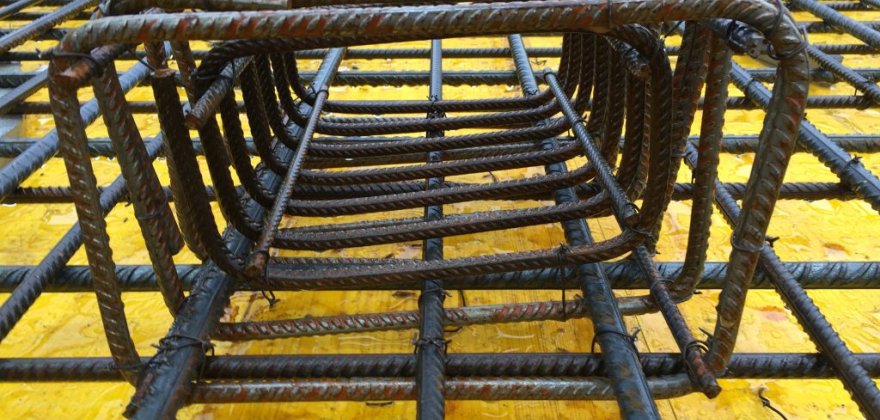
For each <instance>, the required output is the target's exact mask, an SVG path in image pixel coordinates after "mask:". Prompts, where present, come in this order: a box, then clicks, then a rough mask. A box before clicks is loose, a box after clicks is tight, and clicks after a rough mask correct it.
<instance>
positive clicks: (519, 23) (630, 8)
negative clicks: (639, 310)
mask: <svg viewBox="0 0 880 420" xmlns="http://www.w3.org/2000/svg"><path fill="white" fill-rule="evenodd" d="M427 17H431V18H427ZM713 18H730V19H736V20H739V21H742V22H745V23H747V24H749V25H751V26H753V27H755V28H756V29H758V30H759V31H760V32H762V33H764V35H765V36H766V37H767V38H768V40H769V41H770V42H771V43H772V44H773V47H774V49H775V50H776V51H778V52H780V54H781V55H782V56H783V57H784V59H783V60H781V61H780V64H779V68H778V70H777V83H776V84H775V85H774V92H773V93H774V95H773V98H772V101H771V104H770V107H769V109H770V111H768V112H767V115H766V116H765V119H764V127H763V129H762V131H761V135H760V142H759V145H758V149H757V150H758V153H757V154H756V158H755V162H754V165H753V167H752V172H751V175H750V177H749V182H748V185H747V188H746V193H745V196H744V199H743V207H744V208H746V209H749V211H746V212H743V213H742V214H741V216H740V220H739V221H738V223H737V228H736V229H735V231H734V232H733V236H732V242H733V244H734V245H735V246H734V249H733V251H732V252H731V256H730V263H729V266H728V272H727V277H726V279H725V280H726V281H725V286H724V289H723V290H722V292H721V296H720V298H719V303H718V307H717V309H718V320H717V324H716V327H715V333H714V339H713V340H712V342H711V347H710V351H709V355H708V356H709V361H710V364H711V366H712V367H713V368H714V369H715V370H716V371H721V370H723V369H724V367H725V365H726V363H727V361H728V360H729V358H730V356H731V354H732V351H733V346H734V343H735V339H736V334H737V331H738V328H739V323H740V320H741V316H742V310H743V305H744V300H745V294H746V291H747V290H748V286H749V283H750V281H751V277H752V274H753V273H754V269H755V266H756V263H757V260H758V253H759V251H760V249H761V248H762V247H763V245H764V234H765V232H766V230H767V226H768V224H769V219H770V216H771V214H772V212H773V208H774V205H775V202H776V196H777V194H778V191H779V188H780V186H781V184H782V178H783V176H784V174H785V169H786V167H787V164H788V161H789V158H790V156H791V153H792V152H793V149H794V145H795V139H796V132H797V128H798V125H799V124H800V121H801V118H802V117H803V111H804V106H805V103H806V95H807V90H808V75H807V58H806V54H805V53H804V52H803V51H802V49H801V44H802V42H803V40H802V39H801V37H800V34H799V32H798V31H797V29H796V26H795V24H794V21H793V20H792V18H791V16H790V14H789V13H788V12H787V11H786V10H784V9H780V8H778V6H777V4H776V3H771V2H766V1H742V0H714V1H712V0H710V1H706V0H687V1H639V0H626V1H624V0H610V1H606V0H600V1H568V2H553V3H544V2H521V3H497V4H479V3H478V4H467V5H454V6H446V5H442V6H420V7H392V8H387V7H372V8H363V9H339V10H327V9H323V10H320V11H315V10H308V9H306V10H292V11H277V12H274V13H271V14H264V13H253V12H240V13H222V14H221V13H199V14H194V13H183V14H174V15H163V16H121V17H110V18H105V19H100V20H97V21H92V22H89V23H87V24H85V25H83V26H81V27H80V28H77V29H76V30H73V31H71V32H70V33H69V34H68V35H67V36H66V37H65V38H64V39H63V40H62V41H61V43H60V44H59V47H58V49H59V50H60V51H61V52H74V53H87V52H89V51H90V50H91V49H92V48H95V47H98V46H101V45H106V44H117V43H133V42H144V41H147V40H150V41H159V40H185V39H192V40H230V39H272V38H274V39H283V38H288V39H296V40H297V41H298V42H299V43H300V44H301V47H300V48H315V47H332V46H343V45H359V44H363V43H364V42H375V41H376V39H377V38H379V37H381V38H382V39H384V40H388V41H405V40H421V39H432V38H438V37H451V36H471V35H490V34H505V33H516V32H536V31H539V32H544V31H546V32H560V31H573V32H574V31H592V32H599V33H605V32H608V31H609V30H610V29H612V28H614V27H615V26H617V25H623V24H630V23H642V24H650V23H660V22H663V21H671V20H703V19H713ZM363 22H370V25H365V24H362V23H363ZM538 28H540V29H538ZM145 29H148V30H145ZM205 64H207V65H208V66H210V64H211V62H210V60H209V59H206V63H203V65H205ZM67 67H68V63H67V62H66V60H64V59H53V60H52V63H51V66H50V75H51V80H52V82H51V83H50V91H51V92H52V96H53V100H56V101H57V100H59V99H60V100H63V98H64V94H65V93H69V92H71V91H72V92H74V93H75V90H76V87H75V84H68V83H65V79H66V78H68V77H71V76H72V77H74V78H76V77H77V75H76V74H66V75H65V74H64V73H65V70H67ZM57 111H58V112H56V116H55V118H56V121H58V123H59V124H58V125H59V128H61V127H62V126H66V129H65V131H64V135H62V143H71V142H75V141H76V140H75V138H76V137H79V133H73V132H72V131H81V129H82V127H81V124H80V125H79V126H76V125H75V124H74V125H70V124H67V123H68V121H66V118H65V113H66V110H65V108H64V107H63V106H62V107H58V108H57ZM60 132H62V130H61V129H59V133H60ZM82 137H83V139H84V136H82ZM80 145H81V146H85V144H84V143H82V144H80ZM75 146H76V145H74V146H73V147H75ZM85 156H87V155H85ZM71 184H72V185H74V186H76V187H75V188H76V189H77V190H78V191H79V192H80V193H81V194H82V195H84V196H89V197H91V196H92V195H94V194H95V193H96V189H95V188H94V178H93V175H92V176H89V175H88V174H85V175H84V178H83V179H78V178H76V175H71ZM78 208H79V206H78ZM84 216H85V218H86V219H90V218H94V217H95V216H97V215H96V214H92V213H87V214H84ZM92 233H94V232H92ZM98 234H100V232H98ZM104 235H106V233H104ZM89 239H91V238H89ZM91 242H92V241H91V240H88V241H87V242H86V245H87V249H90V248H93V247H92V245H91ZM92 250H93V251H94V250H95V249H92ZM98 251H100V249H98ZM588 254H590V252H588V251H587V250H585V249H570V250H568V254H567V258H566V259H565V260H564V261H561V262H564V263H572V262H577V261H581V260H582V259H589V258H586V256H587V255H588ZM92 256H93V255H90V257H92ZM90 259H91V258H90ZM569 260H570V261H569ZM97 263H98V262H97V261H96V264H97ZM111 264H112V263H111ZM425 264H430V263H425ZM416 271H418V270H416ZM428 274H430V273H428ZM413 278H418V274H415V275H414V277H413ZM684 382H685V384H687V380H686V379H685V380H684ZM688 389H689V385H686V386H685V387H682V388H681V392H686V391H687V390H688ZM675 394H678V393H677V392H673V393H670V395H668V396H673V395H675Z"/></svg>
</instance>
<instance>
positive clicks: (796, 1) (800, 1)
mask: <svg viewBox="0 0 880 420" xmlns="http://www.w3.org/2000/svg"><path fill="white" fill-rule="evenodd" d="M854 3H856V4H858V2H854ZM789 4H791V5H792V6H793V7H794V8H796V9H802V10H807V11H809V12H810V13H812V14H814V15H816V16H819V17H820V18H822V20H824V21H825V22H828V23H829V24H832V25H834V26H836V27H838V28H841V29H843V30H844V31H846V32H847V33H848V34H850V35H852V36H854V37H856V38H858V39H860V40H862V41H864V42H865V43H866V44H868V45H870V46H872V47H874V48H880V32H877V31H876V30H874V29H873V28H871V27H870V26H868V25H865V24H863V23H861V22H859V21H857V20H855V19H853V18H851V17H849V16H846V15H844V14H842V13H840V12H839V11H837V10H834V9H832V8H831V7H829V6H828V5H826V4H824V3H823V2H818V1H815V0H791V1H790V2H789Z"/></svg>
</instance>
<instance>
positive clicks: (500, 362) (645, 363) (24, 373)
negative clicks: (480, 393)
mask: <svg viewBox="0 0 880 420" xmlns="http://www.w3.org/2000/svg"><path fill="white" fill-rule="evenodd" d="M854 357H855V359H856V360H858V362H859V364H860V365H861V366H862V367H863V368H864V369H865V370H867V371H868V372H869V374H870V375H871V376H872V377H875V378H877V377H880V353H860V354H855V355H854ZM143 360H144V362H145V363H146V362H147V361H148V360H149V359H148V358H143ZM639 360H640V362H641V364H642V369H643V370H644V371H645V374H646V375H649V376H651V377H654V376H662V375H672V374H675V373H678V372H681V370H682V369H683V367H684V366H682V360H681V355H680V354H677V353H642V354H640V355H639ZM446 369H447V371H448V373H449V375H450V376H452V377H489V376H506V377H540V376H547V375H552V376H559V377H590V376H606V375H607V372H606V371H605V366H604V363H603V362H602V356H601V355H600V354H591V353H505V354H493V353H489V354H480V353H458V354H450V355H449V356H448V361H447V364H446ZM415 371H416V369H415V356H413V355H411V354H369V355H366V354H364V355H352V354H345V355H338V354H328V355H280V354H279V355H258V356H257V355H253V356H250V355H248V356H209V357H207V358H206V360H205V367H204V375H203V376H202V378H203V379H205V380H226V381H228V380H248V379H253V380H260V379H264V378H275V379H294V378H356V377H365V378H376V377H410V378H411V377H413V376H414V375H415ZM834 375H835V374H834V370H833V368H832V367H831V364H830V363H829V362H828V359H827V358H826V357H825V356H824V355H822V354H810V353H737V354H735V355H734V356H733V358H732V359H731V360H730V365H729V367H728V368H727V370H726V371H725V372H724V376H723V379H830V378H834V377H835V376H834ZM121 380H122V376H120V375H119V371H118V369H117V368H116V366H115V364H114V363H113V360H112V359H110V358H109V357H81V358H75V357H71V358H63V357H57V358H25V357H20V358H10V359H0V382H30V383H39V382H73V381H76V382H117V381H121Z"/></svg>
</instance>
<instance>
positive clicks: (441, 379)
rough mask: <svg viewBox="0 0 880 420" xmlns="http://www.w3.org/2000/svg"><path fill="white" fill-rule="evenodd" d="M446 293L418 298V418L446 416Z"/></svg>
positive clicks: (436, 255) (435, 94)
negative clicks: (444, 326) (444, 303)
mask: <svg viewBox="0 0 880 420" xmlns="http://www.w3.org/2000/svg"><path fill="white" fill-rule="evenodd" d="M442 48H443V44H442V41H441V40H439V39H435V40H432V41H431V61H430V69H431V70H430V74H431V77H430V81H429V82H430V83H429V88H428V98H429V99H430V100H431V101H441V100H443V55H442ZM441 117H443V114H442V113H441V112H429V113H428V118H441ZM425 134H426V135H427V137H428V138H437V137H443V132H442V131H436V130H432V131H428V132H427V133H425ZM427 158H428V159H427V160H428V163H439V162H441V161H442V159H443V155H442V153H440V152H438V151H433V152H428V156H427ZM443 182H444V181H443V178H442V177H431V178H427V179H426V180H425V189H426V190H432V189H437V188H442V186H443ZM424 219H425V221H426V222H431V221H437V220H441V219H443V206H442V205H440V206H438V205H431V206H426V207H425V210H424ZM422 259H424V260H425V261H436V260H442V259H443V238H428V239H425V240H424V241H422ZM445 298H446V292H445V291H444V290H443V282H442V281H441V280H438V279H432V280H428V281H426V282H425V283H424V284H423V285H422V290H421V294H420V295H419V317H418V329H419V336H418V338H417V339H416V342H415V353H416V392H417V394H418V396H417V399H416V418H418V419H422V420H439V419H442V418H444V417H445V413H446V408H445V402H444V398H445V397H444V393H445V389H446V386H445V384H446V340H445V339H444V337H443V324H444V323H445V321H446V319H447V318H448V316H447V315H448V314H447V313H446V312H445V311H444V310H443V302H444V300H445Z"/></svg>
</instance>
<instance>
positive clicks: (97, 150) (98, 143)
mask: <svg viewBox="0 0 880 420" xmlns="http://www.w3.org/2000/svg"><path fill="white" fill-rule="evenodd" d="M827 137H828V139H829V140H831V142H832V143H834V144H836V145H837V146H839V147H840V148H841V149H843V150H845V151H847V152H856V153H880V136H877V135H872V134H842V135H828V136H827ZM412 139H414V137H396V138H383V139H382V141H397V140H412ZM697 140H698V137H696V136H691V137H689V138H688V141H689V142H691V143H694V142H696V141H697ZM38 141H39V140H33V139H28V138H24V137H11V138H5V139H3V140H2V141H0V158H13V157H16V156H18V155H20V154H21V153H23V152H24V151H25V150H27V149H28V148H29V147H31V146H33V145H34V144H36V143H37V142H38ZM358 141H370V140H369V138H365V137H339V138H334V139H333V140H332V142H334V143H344V142H358ZM557 141H559V142H560V143H564V142H568V141H571V140H570V139H569V138H566V137H559V138H557ZM328 142H329V141H328V140H324V139H322V138H317V139H315V140H314V141H313V143H314V144H324V143H328ZM621 144H622V140H621ZM246 146H247V148H248V152H249V153H250V154H251V155H254V156H257V150H256V148H255V146H254V143H253V139H252V138H250V137H248V138H247V139H246ZM757 146H758V136H751V135H727V136H724V139H723V140H722V143H721V152H722V153H734V154H744V153H754V152H755V150H756V148H757ZM193 151H194V152H195V153H196V154H197V155H204V153H205V150H204V148H203V147H202V141H201V139H199V138H198V137H196V138H194V139H193ZM796 151H797V152H805V151H809V149H807V148H806V147H805V146H803V145H799V146H798V148H797V149H796ZM89 152H90V153H91V156H92V157H100V156H104V157H112V156H115V154H114V152H113V148H112V146H111V144H110V139H108V138H101V137H99V138H92V139H89ZM160 153H161V154H160V156H164V151H162V152H160ZM388 158H389V159H390V158H391V157H390V156H389V157H388Z"/></svg>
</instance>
